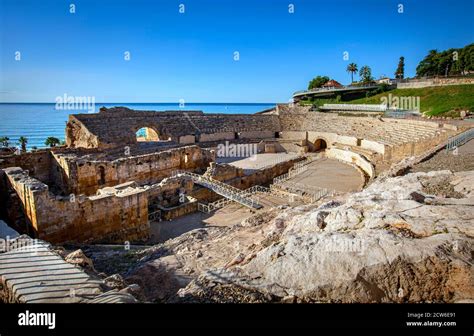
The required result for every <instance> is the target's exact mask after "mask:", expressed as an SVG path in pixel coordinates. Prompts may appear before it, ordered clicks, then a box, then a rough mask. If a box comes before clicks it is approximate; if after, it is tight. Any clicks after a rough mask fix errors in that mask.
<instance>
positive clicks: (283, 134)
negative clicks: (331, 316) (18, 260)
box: [0, 104, 474, 302]
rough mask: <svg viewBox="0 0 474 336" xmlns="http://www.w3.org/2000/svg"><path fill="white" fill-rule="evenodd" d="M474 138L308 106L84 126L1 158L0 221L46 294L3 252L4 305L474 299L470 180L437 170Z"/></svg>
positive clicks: (102, 119)
mask: <svg viewBox="0 0 474 336" xmlns="http://www.w3.org/2000/svg"><path fill="white" fill-rule="evenodd" d="M143 129H145V131H144V133H142V134H141V135H140V136H138V137H137V131H139V130H143ZM469 131H470V125H469V123H468V122H466V123H462V122H454V121H448V120H441V121H440V120H438V121H431V120H424V119H422V118H412V119H409V118H405V119H403V118H389V117H383V116H378V115H377V116H357V115H344V114H341V113H331V112H330V111H329V112H315V111H312V110H311V109H310V108H309V107H304V106H299V105H295V104H279V105H277V106H276V107H275V108H274V109H272V110H269V111H264V112H260V113H256V114H208V113H206V114H205V113H203V112H201V111H165V112H156V111H135V110H130V109H128V108H125V107H115V108H110V109H107V108H101V109H100V111H99V113H91V114H72V115H70V116H69V120H68V122H67V125H66V130H65V134H66V145H65V146H61V147H57V148H51V149H42V150H37V151H33V152H28V153H24V154H20V155H5V156H2V157H0V168H1V169H0V203H1V204H2V207H1V208H0V218H2V219H3V220H4V222H0V223H3V224H2V225H4V226H5V223H7V224H8V226H9V228H11V230H12V231H13V232H14V231H16V232H18V233H19V234H20V235H21V234H22V235H23V236H18V234H17V236H18V238H16V239H20V238H21V237H26V236H25V235H27V236H29V237H31V238H37V239H39V242H41V243H38V241H37V242H36V243H35V244H40V245H41V247H40V250H41V251H40V253H39V255H40V257H38V258H39V259H38V261H35V255H31V256H30V257H31V258H29V259H28V260H26V261H25V262H24V263H25V264H24V265H18V264H15V267H17V268H18V267H23V269H22V270H21V274H25V273H28V272H30V271H31V272H36V273H35V274H36V275H35V276H36V277H37V278H36V279H34V280H33V281H37V283H36V286H31V284H29V285H28V284H25V282H24V281H22V277H21V276H20V275H19V273H20V272H19V271H15V270H14V269H13V267H12V265H11V263H9V262H8V261H9V260H11V259H9V258H13V257H14V256H15V254H17V253H19V252H18V249H17V250H12V251H9V252H6V253H1V254H0V274H1V275H2V281H1V282H0V300H1V299H3V300H4V301H8V302H104V301H101V300H105V301H106V300H107V298H108V297H107V294H110V293H115V294H117V295H115V296H112V298H111V299H110V300H112V301H111V302H116V301H120V300H124V301H125V302H129V301H135V300H139V301H147V302H275V301H277V302H421V301H423V302H427V301H442V302H461V301H463V300H472V299H474V289H473V288H474V286H473V277H472V261H473V260H472V246H473V245H472V243H473V234H474V232H473V231H472V230H473V229H472V227H473V226H472V224H473V223H474V217H473V215H472V205H473V204H474V202H473V198H472V197H474V196H473V194H472V191H473V188H474V174H472V168H471V169H465V170H467V171H464V172H463V171H452V170H442V169H438V171H435V172H428V171H427V170H426V169H423V164H426V162H428V161H429V160H431V159H432V158H433V157H436V156H437V155H439V153H444V149H443V148H444V147H445V145H446V143H447V141H449V139H453V138H455V137H456V136H459V135H460V134H465V133H466V132H469ZM471 143H472V141H471V142H470V143H468V144H466V145H465V146H468V145H470V144H471ZM219 146H221V147H222V146H225V147H230V146H233V147H232V148H231V150H228V149H229V148H226V153H227V154H226V155H221V153H220V152H219V150H218V149H219ZM463 147H464V146H462V147H460V152H461V154H460V155H466V156H472V152H469V151H467V152H466V153H465V154H463V150H464V149H463ZM465 148H467V147H465ZM234 149H237V151H233V150H234ZM235 153H238V155H236V154H235ZM242 153H244V155H242ZM245 153H247V154H251V155H246V154H245ZM447 160H449V156H448V157H447ZM418 167H420V168H418ZM410 170H412V171H416V172H412V173H410ZM454 170H455V169H454ZM469 170H471V171H469ZM78 248H80V249H81V251H77V249H78ZM71 251H75V252H73V254H74V253H75V255H76V256H78V258H76V259H79V262H72V263H73V264H74V266H70V259H71V258H72V257H74V255H73V256H72V257H71V255H68V253H69V252H71ZM25 253H26V252H25ZM36 255H38V253H37V254H36ZM42 257H43V258H46V257H47V258H51V260H53V259H54V263H53V264H54V265H56V266H55V267H56V268H53V269H51V267H52V266H50V265H49V264H48V263H47V262H42V261H41V258H42ZM73 259H74V258H73ZM76 259H75V260H76ZM66 264H67V265H68V266H65V265H66ZM70 267H72V268H73V270H72V269H70ZM58 270H59V271H58ZM63 270H67V272H71V273H70V274H75V273H77V272H79V273H80V274H82V275H81V276H78V279H79V280H77V281H76V282H74V281H72V280H67V279H66V280H64V281H63V282H61V280H58V279H57V278H55V277H54V276H53V275H59V274H62V273H61V272H63ZM55 272H56V273H55ZM64 272H66V271H64ZM67 272H66V273H67ZM68 274H69V273H68ZM428 280H429V281H428ZM45 282H46V283H48V282H50V283H51V286H57V287H58V288H60V292H61V293H62V294H61V295H58V294H57V293H56V294H55V297H54V298H52V296H51V295H50V294H48V291H46V290H45V287H44V286H43V284H44V283H45ZM91 283H93V284H94V285H93V286H91V287H90V288H92V289H87V290H86V289H85V288H86V287H87V286H86V284H88V285H89V284H91ZM32 288H33V289H32ZM71 288H74V291H75V295H74V296H72V297H71V295H70V289H71ZM87 288H89V287H87ZM118 294H123V295H125V297H124V296H120V297H119V296H118ZM114 300H115V301H114Z"/></svg>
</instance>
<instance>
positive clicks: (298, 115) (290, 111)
mask: <svg viewBox="0 0 474 336" xmlns="http://www.w3.org/2000/svg"><path fill="white" fill-rule="evenodd" d="M278 107H279V111H280V115H279V117H280V123H281V129H282V131H281V132H280V137H281V138H282V139H287V140H304V139H306V140H308V141H309V142H310V143H313V142H314V141H315V140H316V139H324V140H326V142H327V145H328V147H330V146H331V145H332V144H333V143H338V144H342V145H348V146H353V147H355V148H354V149H357V147H359V148H361V149H362V150H369V151H373V152H375V153H378V154H380V155H381V160H383V161H386V162H397V161H399V160H400V159H402V158H404V157H406V156H413V155H418V154H420V153H422V152H424V151H427V150H429V149H430V148H432V147H434V146H437V145H439V144H440V143H442V142H443V141H445V140H447V139H448V138H449V137H450V136H452V135H454V134H457V133H459V132H460V131H461V130H459V129H458V128H457V127H456V126H453V125H449V124H439V123H436V122H429V121H419V120H405V119H390V118H383V119H378V118H374V117H347V116H344V117H340V116H337V115H335V114H328V113H318V112H309V107H307V106H305V107H301V106H298V107H296V106H295V108H290V107H288V105H279V106H278ZM360 123H366V124H373V127H374V128H375V129H376V130H374V132H373V134H372V133H370V132H369V133H364V132H363V131H361V130H359V129H358V127H357V124H360ZM385 125H392V126H393V127H399V128H400V129H401V131H400V132H402V133H403V130H402V128H403V127H408V126H413V127H416V126H418V125H419V126H422V127H428V128H431V129H432V130H433V131H436V130H443V131H444V132H442V134H440V135H436V136H432V137H425V138H423V139H417V140H415V141H411V142H404V143H397V144H388V143H386V142H388V141H390V134H388V133H386V134H384V132H385ZM344 129H347V130H348V131H344ZM375 131H376V132H375ZM371 132H372V131H371ZM376 134H377V136H376Z"/></svg>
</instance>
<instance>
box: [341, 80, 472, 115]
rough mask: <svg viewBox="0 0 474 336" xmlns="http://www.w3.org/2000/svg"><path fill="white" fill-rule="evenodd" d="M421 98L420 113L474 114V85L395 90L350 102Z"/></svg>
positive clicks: (367, 102)
mask: <svg viewBox="0 0 474 336" xmlns="http://www.w3.org/2000/svg"><path fill="white" fill-rule="evenodd" d="M389 94H391V95H392V97H420V112H423V113H426V114H428V115H440V114H444V113H447V112H451V111H460V110H469V111H471V112H474V84H466V85H449V86H434V87H427V88H419V89H395V90H391V91H387V92H384V93H380V94H378V95H375V96H372V97H368V98H361V99H356V100H352V101H350V103H351V104H381V103H382V97H387V98H388V97H389Z"/></svg>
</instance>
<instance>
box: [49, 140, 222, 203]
mask: <svg viewBox="0 0 474 336" xmlns="http://www.w3.org/2000/svg"><path fill="white" fill-rule="evenodd" d="M132 154H133V152H132ZM58 157H59V158H58V162H61V166H62V170H63V171H64V173H65V174H66V175H67V179H66V182H67V187H66V188H65V190H64V192H65V193H73V194H86V195H92V194H95V192H96V191H97V190H98V189H100V188H103V187H111V186H114V185H118V184H121V183H125V182H128V181H135V182H136V183H138V184H153V183H156V182H158V181H160V180H162V179H164V178H166V177H169V176H171V174H172V172H173V171H175V170H189V171H193V172H197V171H204V170H205V169H206V168H207V166H208V165H209V163H210V162H213V161H214V160H215V154H214V152H212V151H210V150H207V149H202V148H200V147H198V146H186V147H179V148H173V149H169V150H165V151H161V152H155V153H150V154H144V155H138V156H129V157H123V158H119V159H116V160H112V161H106V160H98V161H94V160H86V159H78V160H77V159H75V158H71V159H68V158H67V157H64V158H63V157H61V156H60V155H58Z"/></svg>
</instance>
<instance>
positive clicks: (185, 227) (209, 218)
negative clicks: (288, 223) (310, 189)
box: [149, 193, 301, 244]
mask: <svg viewBox="0 0 474 336" xmlns="http://www.w3.org/2000/svg"><path fill="white" fill-rule="evenodd" d="M254 198H255V199H256V200H257V201H258V202H259V204H261V205H262V206H263V209H261V210H258V211H255V210H250V209H249V208H247V207H245V206H243V205H241V204H239V203H235V202H233V203H230V204H228V205H226V206H225V207H223V208H221V209H218V210H216V211H214V212H212V213H210V214H205V213H202V212H195V213H192V214H189V215H186V216H182V217H179V218H176V219H173V220H171V221H161V222H152V223H150V227H151V239H150V242H149V243H150V244H157V243H163V242H165V241H167V240H169V239H173V238H176V237H179V236H180V235H182V234H183V233H185V232H188V231H191V230H195V229H199V228H203V227H230V226H233V225H237V224H239V223H240V222H242V220H244V219H247V218H249V217H251V216H252V215H254V214H255V213H257V212H262V211H266V210H268V209H271V208H273V207H278V206H280V205H287V204H290V203H289V202H290V200H289V199H286V198H281V197H277V196H274V195H271V194H268V193H257V194H256V195H255V196H254ZM291 204H292V205H299V204H301V203H297V202H293V203H291Z"/></svg>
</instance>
